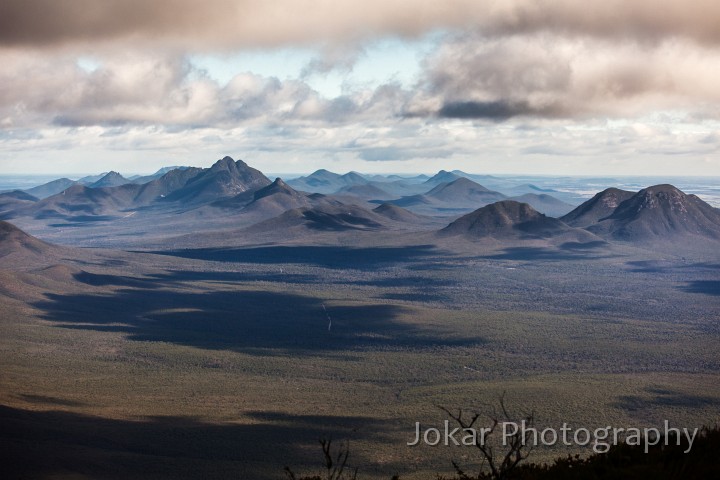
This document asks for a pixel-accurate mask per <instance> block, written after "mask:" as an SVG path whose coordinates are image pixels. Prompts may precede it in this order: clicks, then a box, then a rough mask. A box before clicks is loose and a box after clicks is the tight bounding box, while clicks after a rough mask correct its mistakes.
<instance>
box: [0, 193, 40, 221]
mask: <svg viewBox="0 0 720 480" xmlns="http://www.w3.org/2000/svg"><path fill="white" fill-rule="evenodd" d="M37 201H38V199H37V198H36V197H33V196H32V195H30V194H29V193H26V192H23V191H22V190H13V191H11V192H5V193H0V219H8V218H11V217H12V216H13V213H12V212H13V210H16V209H18V208H21V207H26V206H28V205H32V204H33V203H35V202H37Z"/></svg>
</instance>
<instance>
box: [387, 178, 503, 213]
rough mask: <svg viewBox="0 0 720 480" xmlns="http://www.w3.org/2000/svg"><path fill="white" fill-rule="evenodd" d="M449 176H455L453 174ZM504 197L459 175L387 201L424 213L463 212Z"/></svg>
mask: <svg viewBox="0 0 720 480" xmlns="http://www.w3.org/2000/svg"><path fill="white" fill-rule="evenodd" d="M446 173H448V172H446ZM449 176H450V177H451V178H453V174H450V175H449ZM504 198H505V195H503V194H502V193H499V192H495V191H492V190H489V189H487V188H485V187H483V186H482V185H480V184H478V183H475V182H473V181H472V180H469V179H467V178H465V177H458V178H455V179H454V180H452V181H450V182H446V183H440V184H438V185H436V186H435V187H433V188H432V189H430V190H429V191H428V192H427V193H424V194H417V195H409V196H405V197H402V198H399V199H397V200H389V201H388V202H387V203H392V204H393V205H397V206H399V207H403V208H410V209H413V210H416V211H419V212H422V213H431V212H432V211H433V210H434V211H435V212H446V211H447V212H450V211H452V212H456V213H463V212H467V211H471V210H475V209H476V208H478V207H481V206H483V205H487V204H489V203H493V202H497V201H499V200H503V199H504Z"/></svg>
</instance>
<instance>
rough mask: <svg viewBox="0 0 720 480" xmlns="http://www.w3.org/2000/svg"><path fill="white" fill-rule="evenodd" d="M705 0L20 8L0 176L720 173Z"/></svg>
mask: <svg viewBox="0 0 720 480" xmlns="http://www.w3.org/2000/svg"><path fill="white" fill-rule="evenodd" d="M718 24H720V4H718V2H716V1H712V0H690V1H688V0H684V1H679V0H654V1H650V0H635V1H632V2H627V1H621V0H608V1H606V2H602V4H593V5H588V4H587V2H582V1H573V0H502V1H501V0H497V1H493V0H479V1H477V0H476V1H471V0H449V1H446V2H433V1H429V0H422V1H412V2H411V1H401V0H383V1H377V0H369V1H364V2H357V1H332V2H331V1H313V2H310V1H306V0H280V1H277V2H273V3H269V2H264V1H261V0H245V1H231V0H209V1H206V2H202V3H200V2H193V1H191V0H162V1H155V2H143V1H140V0H109V1H105V2H102V3H98V2H95V1H92V0H67V1H64V2H57V1H53V0H24V1H20V0H7V1H4V2H2V4H0V62H2V65H3V69H2V71H0V174H14V173H50V172H52V173H62V172H68V173H76V172H100V171H107V170H119V171H122V172H132V173H143V172H148V173H149V172H152V171H154V170H157V169H158V168H159V167H162V166H166V165H196V166H208V165H210V164H211V163H212V162H213V161H214V160H216V159H218V158H221V157H223V156H224V155H232V156H234V157H236V158H243V159H245V160H246V161H248V162H249V163H251V164H252V165H253V166H256V167H257V168H260V169H261V170H263V171H268V172H297V173H303V172H310V171H313V170H315V169H318V168H327V169H329V170H333V171H340V172H345V171H350V170H357V171H362V172H369V173H372V172H377V173H388V172H393V173H398V172H400V173H401V172H432V171H437V170H439V169H441V168H444V169H447V170H452V169H455V168H458V169H462V170H465V171H468V172H475V173H485V172H487V173H517V174H564V175H668V176H671V175H698V176H717V175H720V156H719V155H718V152H719V150H720V90H719V89H718V88H717V85H718V84H719V83H720V30H718V29H717V25H718Z"/></svg>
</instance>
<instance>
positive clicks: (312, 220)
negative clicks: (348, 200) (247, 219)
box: [247, 204, 384, 235]
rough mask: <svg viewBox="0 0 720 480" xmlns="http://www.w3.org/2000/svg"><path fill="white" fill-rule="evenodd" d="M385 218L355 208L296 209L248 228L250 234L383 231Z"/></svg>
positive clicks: (320, 207)
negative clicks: (290, 231)
mask: <svg viewBox="0 0 720 480" xmlns="http://www.w3.org/2000/svg"><path fill="white" fill-rule="evenodd" d="M383 221H384V219H383V217H382V216H380V215H378V214H376V213H374V212H371V211H368V210H366V209H364V208H362V207H358V206H356V205H330V204H325V205H320V206H316V207H311V208H296V209H293V210H288V211H287V212H285V213H283V214H282V215H279V216H278V217H275V218H272V219H270V220H266V221H263V222H260V223H258V224H256V225H253V226H252V227H250V228H248V229H247V231H248V232H256V233H261V232H285V231H289V230H292V233H293V234H295V235H297V234H301V232H303V231H305V232H308V233H310V232H312V231H324V232H344V231H354V230H378V229H382V228H384V225H383Z"/></svg>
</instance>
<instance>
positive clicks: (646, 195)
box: [587, 185, 720, 242]
mask: <svg viewBox="0 0 720 480" xmlns="http://www.w3.org/2000/svg"><path fill="white" fill-rule="evenodd" d="M587 229H588V230H589V231H591V232H593V233H595V234H597V235H601V236H606V237H611V238H613V239H616V240H624V241H653V240H662V241H665V242H684V241H685V240H686V239H688V238H690V237H692V238H695V239H709V240H714V241H719V240H720V210H718V209H716V208H713V207H711V206H710V205H708V204H707V203H705V202H704V201H702V200H700V199H699V198H698V197H697V196H695V195H687V194H685V193H684V192H682V191H680V190H678V189H677V188H675V187H674V186H672V185H655V186H652V187H648V188H646V189H643V190H640V191H639V192H638V193H636V194H635V195H633V196H632V197H630V198H628V199H627V200H625V201H623V202H622V203H620V204H619V205H618V206H617V208H616V209H615V210H614V211H613V212H612V214H610V215H609V216H607V217H606V218H604V219H602V220H601V221H599V222H598V223H596V224H594V225H591V226H589V227H588V228H587Z"/></svg>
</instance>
